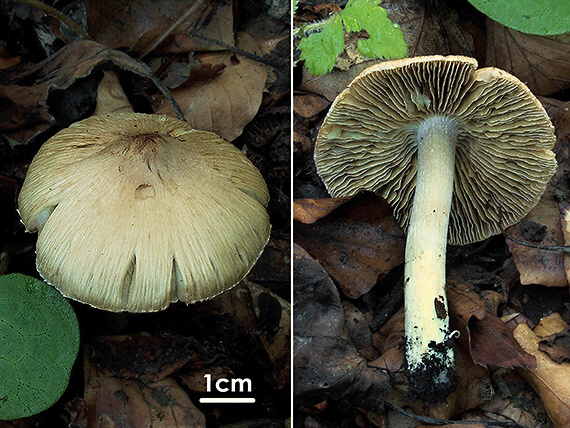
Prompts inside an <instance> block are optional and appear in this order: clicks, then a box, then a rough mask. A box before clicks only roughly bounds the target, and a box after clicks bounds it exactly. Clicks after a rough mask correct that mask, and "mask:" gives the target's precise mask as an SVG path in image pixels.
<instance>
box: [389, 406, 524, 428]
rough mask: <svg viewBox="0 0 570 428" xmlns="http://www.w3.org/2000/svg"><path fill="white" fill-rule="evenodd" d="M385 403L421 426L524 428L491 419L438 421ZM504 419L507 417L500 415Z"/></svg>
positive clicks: (511, 422) (515, 423)
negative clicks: (464, 425)
mask: <svg viewBox="0 0 570 428" xmlns="http://www.w3.org/2000/svg"><path fill="white" fill-rule="evenodd" d="M384 403H386V407H389V408H390V409H392V410H394V411H396V412H398V413H400V414H402V415H404V416H407V417H408V418H410V419H413V420H414V421H418V422H421V423H423V424H430V425H451V424H468V425H485V426H495V427H505V428H526V427H525V426H523V425H521V424H519V423H517V422H515V421H513V420H511V421H493V420H491V419H470V420H462V421H450V420H447V419H439V418H432V417H430V416H421V415H416V414H414V413H408V412H406V411H405V410H404V409H402V408H401V407H399V406H396V405H395V404H394V403H392V402H391V401H388V400H384ZM500 416H502V417H504V418H507V416H503V415H500Z"/></svg>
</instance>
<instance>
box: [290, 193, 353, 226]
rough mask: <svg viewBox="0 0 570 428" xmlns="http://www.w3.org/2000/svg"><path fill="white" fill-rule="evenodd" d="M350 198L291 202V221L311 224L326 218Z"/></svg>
mask: <svg viewBox="0 0 570 428" xmlns="http://www.w3.org/2000/svg"><path fill="white" fill-rule="evenodd" d="M351 199H352V197H346V198H327V199H296V200H294V201H293V220H296V221H300V222H301V223H305V224H312V223H314V222H316V221H317V220H319V219H320V218H323V217H326V216H327V215H329V214H330V213H331V212H332V211H334V210H335V209H336V208H338V207H339V206H341V205H342V204H344V203H345V202H348V201H350V200H351Z"/></svg>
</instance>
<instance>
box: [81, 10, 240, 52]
mask: <svg viewBox="0 0 570 428" xmlns="http://www.w3.org/2000/svg"><path fill="white" fill-rule="evenodd" d="M194 3H195V2H181V1H178V0H142V1H141V0H139V1H136V2H132V1H130V0H89V1H87V2H86V7H87V18H88V25H89V34H90V35H91V37H92V38H93V39H94V40H96V41H98V42H99V43H102V44H104V45H106V46H109V47H112V48H128V49H131V50H133V51H134V52H138V53H141V52H143V51H144V49H145V48H147V47H148V46H149V45H150V44H151V43H152V42H153V41H154V40H155V39H156V38H157V37H159V36H161V35H162V34H163V33H164V32H165V31H166V30H167V29H168V28H169V27H170V26H171V25H172V23H174V22H175V21H176V20H177V19H178V18H179V17H180V16H181V15H183V14H184V13H186V12H187V11H189V9H190V8H191V7H192V5H193V4H194ZM194 30H197V33H198V34H199V35H200V36H203V37H208V38H210V39H215V40H217V41H219V42H221V43H224V44H226V45H233V8H232V2H231V1H229V2H210V1H202V2H201V4H199V5H198V7H197V8H195V10H194V11H193V12H192V13H191V14H190V15H189V16H188V19H187V20H185V21H184V22H183V23H182V24H181V25H180V26H179V27H178V28H176V29H175V30H174V31H173V32H172V33H171V35H170V36H169V37H167V39H166V40H165V41H164V42H163V43H161V44H160V45H159V47H158V49H156V50H155V51H154V52H153V53H161V54H165V53H177V52H192V51H199V50H210V51H212V50H221V49H223V48H222V47H221V46H220V45H219V44H215V43H212V42H208V41H205V40H204V39H202V38H200V37H196V36H193V35H189V34H187V33H188V32H191V31H194Z"/></svg>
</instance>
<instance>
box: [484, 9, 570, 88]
mask: <svg viewBox="0 0 570 428" xmlns="http://www.w3.org/2000/svg"><path fill="white" fill-rule="evenodd" d="M485 65H486V66H492V67H498V68H502V69H503V70H506V71H508V72H509V73H512V74H514V75H515V76H517V77H518V78H519V79H521V80H522V81H523V82H524V83H526V85H527V86H528V87H529V88H530V90H531V91H532V92H533V93H534V94H536V95H543V96H546V95H551V94H553V93H555V92H558V91H561V90H563V89H566V88H569V87H570V78H569V77H568V76H570V35H569V34H565V35H560V36H536V35H533V34H525V33H521V32H519V31H517V30H513V29H511V28H507V27H505V26H503V25H501V24H499V23H497V22H495V21H493V20H491V19H489V20H488V21H487V61H486V63H485Z"/></svg>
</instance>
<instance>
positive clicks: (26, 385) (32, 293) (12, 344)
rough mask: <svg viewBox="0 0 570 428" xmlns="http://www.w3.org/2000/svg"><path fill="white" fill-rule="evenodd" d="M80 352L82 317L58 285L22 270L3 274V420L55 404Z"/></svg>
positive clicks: (0, 387)
mask: <svg viewBox="0 0 570 428" xmlns="http://www.w3.org/2000/svg"><path fill="white" fill-rule="evenodd" d="M78 350H79V325H78V323H77V318H76V316H75V313H74V312H73V309H72V308H71V305H70V304H69V302H68V301H67V300H66V299H65V298H64V297H63V296H62V295H61V294H60V293H59V292H58V291H57V290H56V289H54V288H53V287H50V286H49V285H47V284H45V283H44V282H42V281H38V280H37V279H34V278H31V277H28V276H25V275H21V274H11V275H5V276H1V277H0V419H17V418H23V417H27V416H30V415H33V414H36V413H39V412H41V411H42V410H45V409H47V408H49V407H50V406H51V405H52V404H53V403H55V402H56V401H57V400H58V399H59V398H60V397H61V395H62V394H63V392H64V391H65V389H66V387H67V384H68V382H69V375H70V373H71V368H72V366H73V363H74V361H75V358H76V357H77V352H78Z"/></svg>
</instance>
